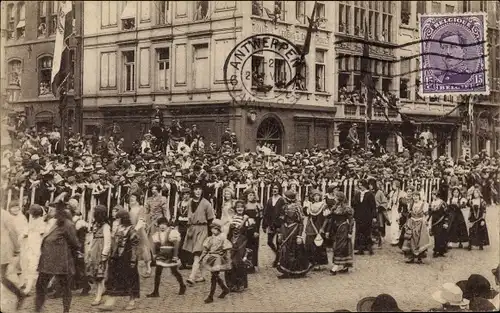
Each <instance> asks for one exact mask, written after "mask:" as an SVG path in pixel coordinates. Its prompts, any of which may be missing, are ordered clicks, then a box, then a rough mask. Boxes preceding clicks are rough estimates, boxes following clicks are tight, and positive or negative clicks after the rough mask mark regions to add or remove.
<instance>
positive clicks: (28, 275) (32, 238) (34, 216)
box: [22, 204, 47, 294]
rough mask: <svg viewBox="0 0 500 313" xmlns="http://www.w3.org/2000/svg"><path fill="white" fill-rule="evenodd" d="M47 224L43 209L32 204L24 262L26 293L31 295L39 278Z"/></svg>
mask: <svg viewBox="0 0 500 313" xmlns="http://www.w3.org/2000/svg"><path fill="white" fill-rule="evenodd" d="M46 227H47V224H46V223H45V220H44V218H43V208H42V207H41V206H40V205H38V204H32V205H31V207H30V219H29V221H28V238H27V240H26V242H25V247H22V248H24V249H25V251H26V253H25V255H24V257H25V258H26V260H25V262H23V265H24V266H23V272H24V275H23V276H24V282H25V286H26V288H24V293H25V294H29V293H30V291H31V288H32V287H33V285H34V284H35V282H36V279H37V277H38V272H37V270H36V269H37V267H38V261H39V260H40V248H41V246H42V239H43V234H44V232H45V228H46Z"/></svg>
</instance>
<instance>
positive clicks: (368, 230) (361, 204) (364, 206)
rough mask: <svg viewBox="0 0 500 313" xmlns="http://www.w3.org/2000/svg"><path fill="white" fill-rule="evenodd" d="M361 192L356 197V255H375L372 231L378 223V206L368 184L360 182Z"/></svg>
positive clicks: (363, 181) (364, 181)
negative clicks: (366, 253) (365, 253)
mask: <svg viewBox="0 0 500 313" xmlns="http://www.w3.org/2000/svg"><path fill="white" fill-rule="evenodd" d="M359 189H360V192H359V193H357V194H356V195H355V197H354V205H353V206H354V220H355V221H356V235H355V240H354V250H357V252H355V254H358V255H363V254H364V252H365V251H368V252H369V253H370V255H373V247H372V246H373V242H372V229H373V224H374V223H376V222H377V204H376V202H375V195H374V194H373V193H372V192H371V191H370V190H369V188H368V182H367V181H366V180H361V181H360V182H359Z"/></svg>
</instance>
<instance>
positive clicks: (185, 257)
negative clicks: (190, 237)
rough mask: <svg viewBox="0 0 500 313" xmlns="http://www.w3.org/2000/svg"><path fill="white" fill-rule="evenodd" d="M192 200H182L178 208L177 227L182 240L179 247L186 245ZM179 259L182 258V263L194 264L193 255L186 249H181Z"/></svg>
mask: <svg viewBox="0 0 500 313" xmlns="http://www.w3.org/2000/svg"><path fill="white" fill-rule="evenodd" d="M189 205H190V201H189V200H188V201H181V202H180V203H179V207H178V209H177V216H176V221H177V229H178V231H179V234H180V235H181V241H180V243H179V247H181V248H182V246H183V245H184V240H185V239H186V233H187V229H188V210H189ZM179 259H180V260H181V264H182V265H183V266H190V265H193V255H192V254H191V253H190V252H189V251H186V250H184V249H180V251H179Z"/></svg>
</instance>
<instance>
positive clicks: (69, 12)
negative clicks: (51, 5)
mask: <svg viewBox="0 0 500 313" xmlns="http://www.w3.org/2000/svg"><path fill="white" fill-rule="evenodd" d="M72 33H73V1H61V4H60V5H59V10H58V12H57V32H56V42H55V46H54V59H53V60H52V77H51V84H52V93H53V94H54V96H57V95H58V92H57V91H58V90H59V88H60V86H61V85H62V84H63V82H64V81H66V79H67V76H68V74H69V70H70V69H69V68H66V67H67V66H66V65H65V60H66V58H67V54H69V53H70V51H69V47H68V42H67V39H68V38H69V36H71V34H72Z"/></svg>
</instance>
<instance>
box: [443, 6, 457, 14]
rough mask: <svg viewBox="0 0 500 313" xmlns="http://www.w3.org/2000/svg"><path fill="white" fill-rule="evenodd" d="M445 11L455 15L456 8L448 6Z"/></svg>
mask: <svg viewBox="0 0 500 313" xmlns="http://www.w3.org/2000/svg"><path fill="white" fill-rule="evenodd" d="M445 11H446V13H453V12H455V7H454V6H452V5H449V4H446V5H445Z"/></svg>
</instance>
